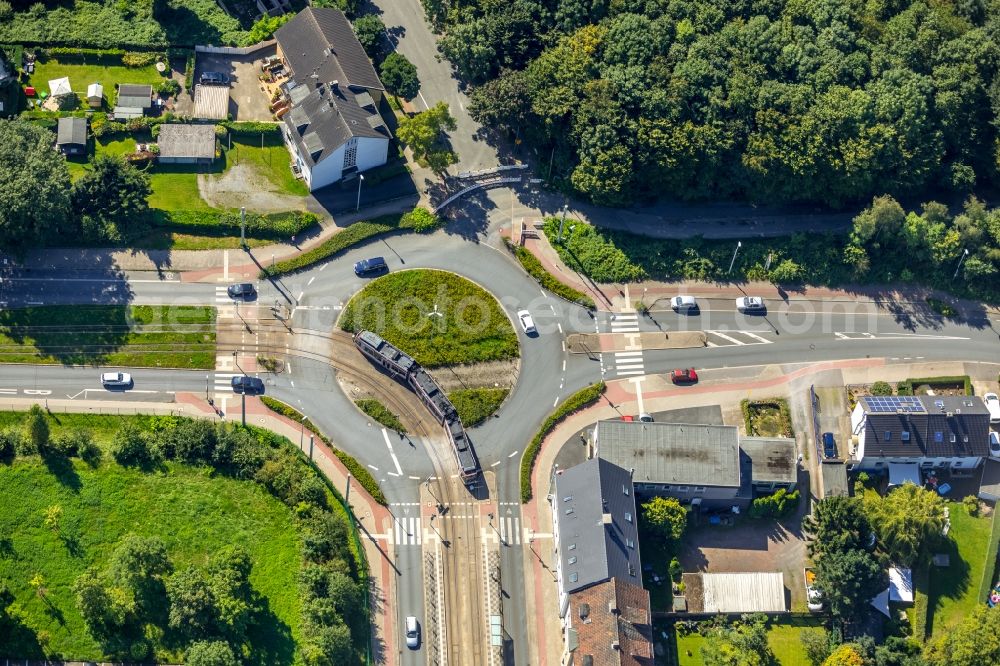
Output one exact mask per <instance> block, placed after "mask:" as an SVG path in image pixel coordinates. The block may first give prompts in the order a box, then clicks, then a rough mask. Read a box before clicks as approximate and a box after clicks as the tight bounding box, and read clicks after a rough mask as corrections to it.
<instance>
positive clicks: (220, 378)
mask: <svg viewBox="0 0 1000 666" xmlns="http://www.w3.org/2000/svg"><path fill="white" fill-rule="evenodd" d="M239 376H240V373H238V372H216V373H215V374H213V375H212V388H213V390H214V391H215V392H216V393H227V392H228V393H232V392H233V377H239Z"/></svg>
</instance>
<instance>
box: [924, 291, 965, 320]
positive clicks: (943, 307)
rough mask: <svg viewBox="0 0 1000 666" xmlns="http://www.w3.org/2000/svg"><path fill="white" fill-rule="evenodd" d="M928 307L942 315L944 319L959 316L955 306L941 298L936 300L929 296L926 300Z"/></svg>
mask: <svg viewBox="0 0 1000 666" xmlns="http://www.w3.org/2000/svg"><path fill="white" fill-rule="evenodd" d="M924 300H925V301H927V307H929V308H930V309H931V310H932V311H933V312H935V313H937V314H939V315H941V316H942V317H954V316H956V315H957V314H958V310H956V309H955V308H954V306H952V305H950V304H948V303H945V302H944V301H942V300H941V299H940V298H934V297H933V296H928V297H927V298H926V299H924Z"/></svg>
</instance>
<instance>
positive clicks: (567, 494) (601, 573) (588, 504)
mask: <svg viewBox="0 0 1000 666" xmlns="http://www.w3.org/2000/svg"><path fill="white" fill-rule="evenodd" d="M552 510H553V513H554V514H555V516H554V519H555V520H556V521H557V522H558V526H559V527H558V531H559V558H560V560H561V571H562V581H561V585H562V587H563V591H564V592H574V591H576V590H580V589H583V588H585V587H588V586H590V585H593V584H594V583H600V582H602V581H606V580H608V579H610V578H620V579H621V580H624V581H634V582H635V583H636V584H637V585H642V574H641V568H640V566H639V545H638V542H639V533H638V530H637V527H636V525H637V520H638V516H637V515H636V510H635V496H634V493H633V491H632V480H631V478H630V477H629V473H628V472H627V471H626V470H624V469H622V468H621V467H618V466H616V465H613V464H611V463H609V462H608V461H607V460H602V459H600V458H593V459H591V460H587V461H585V462H582V463H580V464H579V465H576V466H575V467H570V468H569V469H565V470H561V471H560V472H559V473H557V474H556V478H555V497H554V500H553V509H552Z"/></svg>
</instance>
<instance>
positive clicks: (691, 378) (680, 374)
mask: <svg viewBox="0 0 1000 666" xmlns="http://www.w3.org/2000/svg"><path fill="white" fill-rule="evenodd" d="M670 381H672V382H673V383H674V384H694V383H695V382H696V381H698V373H697V372H695V370H694V368H684V369H677V370H674V371H673V372H671V373H670Z"/></svg>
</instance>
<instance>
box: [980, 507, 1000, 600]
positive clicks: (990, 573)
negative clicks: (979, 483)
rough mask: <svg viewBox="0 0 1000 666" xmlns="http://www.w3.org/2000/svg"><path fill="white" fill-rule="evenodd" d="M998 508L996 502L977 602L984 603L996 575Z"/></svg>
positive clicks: (999, 532) (999, 545)
mask: <svg viewBox="0 0 1000 666" xmlns="http://www.w3.org/2000/svg"><path fill="white" fill-rule="evenodd" d="M998 509H1000V503H997V504H995V505H994V507H993V521H992V522H991V523H990V541H989V544H988V545H987V546H986V565H985V566H984V567H983V578H982V580H981V581H980V582H979V599H978V600H977V601H978V602H979V603H983V604H984V603H986V599H987V598H988V597H989V594H990V590H991V589H992V588H993V582H994V576H995V575H996V569H997V559H998V555H1000V553H998V552H997V549H998V548H1000V521H998V520H997V514H998V513H1000V511H998Z"/></svg>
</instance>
